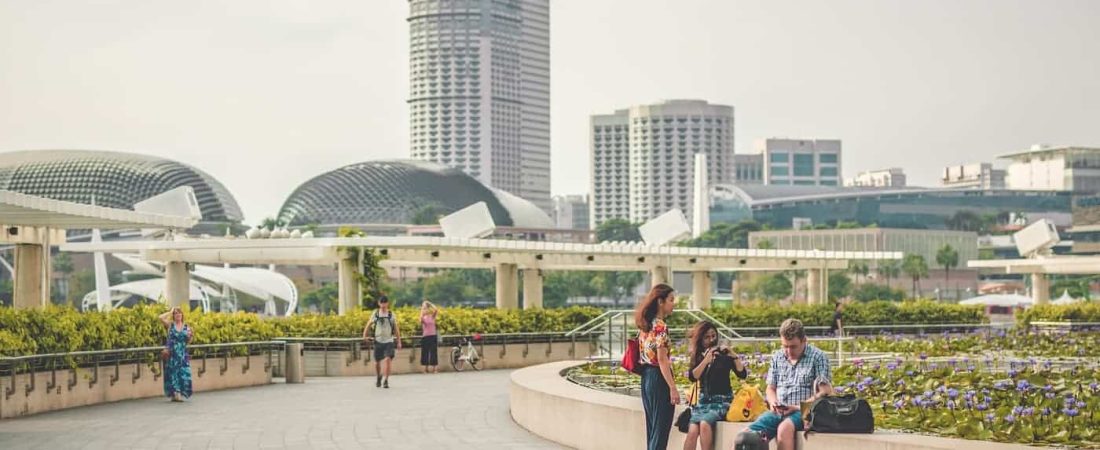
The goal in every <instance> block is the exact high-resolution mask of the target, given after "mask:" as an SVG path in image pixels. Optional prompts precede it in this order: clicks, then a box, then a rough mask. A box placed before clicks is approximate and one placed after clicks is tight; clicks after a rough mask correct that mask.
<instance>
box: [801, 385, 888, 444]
mask: <svg viewBox="0 0 1100 450" xmlns="http://www.w3.org/2000/svg"><path fill="white" fill-rule="evenodd" d="M806 424H807V426H806V436H807V437H808V436H809V433H810V432H815V433H874V432H875V414H874V412H873V411H872V410H871V405H869V404H868V403H867V401H866V400H864V399H861V398H856V396H855V395H852V394H848V395H844V396H838V397H822V398H820V399H818V400H817V401H815V402H814V404H813V406H810V413H809V415H808V416H807V417H806Z"/></svg>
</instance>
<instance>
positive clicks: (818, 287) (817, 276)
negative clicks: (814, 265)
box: [806, 269, 828, 305]
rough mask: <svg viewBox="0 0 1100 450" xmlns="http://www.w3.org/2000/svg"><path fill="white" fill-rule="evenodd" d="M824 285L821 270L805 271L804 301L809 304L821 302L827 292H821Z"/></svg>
mask: <svg viewBox="0 0 1100 450" xmlns="http://www.w3.org/2000/svg"><path fill="white" fill-rule="evenodd" d="M824 286H825V283H824V280H822V276H821V270H819V269H810V270H807V271H806V297H807V300H806V302H807V303H809V304H811V305H817V304H819V303H823V302H824V301H825V298H827V297H828V295H827V294H825V293H824V292H823V288H824Z"/></svg>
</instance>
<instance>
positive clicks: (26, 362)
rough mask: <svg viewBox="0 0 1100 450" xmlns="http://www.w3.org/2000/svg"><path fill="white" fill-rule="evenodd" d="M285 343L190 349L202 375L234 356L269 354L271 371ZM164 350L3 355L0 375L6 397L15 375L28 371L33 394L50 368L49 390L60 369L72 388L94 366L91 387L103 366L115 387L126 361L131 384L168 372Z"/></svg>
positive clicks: (28, 390)
mask: <svg viewBox="0 0 1100 450" xmlns="http://www.w3.org/2000/svg"><path fill="white" fill-rule="evenodd" d="M284 345H285V343H284V342H282V341H250V342H228V343H224V344H199V345H189V346H187V350H188V354H189V355H190V357H191V364H192V366H195V365H196V364H199V362H201V365H199V367H198V372H197V373H198V376H202V375H203V374H204V373H206V371H207V360H210V359H215V360H219V361H218V370H219V372H220V373H221V374H225V372H227V371H228V370H229V358H230V357H235V356H255V355H261V354H265V353H266V355H267V360H266V361H265V363H264V371H268V370H271V369H272V364H273V355H272V352H274V351H276V350H278V351H282V349H283V346H284ZM162 350H164V347H163V346H157V347H134V348H123V349H115V350H92V351H78V352H69V353H46V354H39V355H25V356H12V357H3V358H0V376H8V377H10V380H9V383H10V384H9V385H7V386H4V387H3V395H4V396H5V398H11V396H12V395H14V394H15V393H16V391H17V387H16V381H15V378H16V377H15V376H16V375H19V374H24V373H25V374H29V375H30V376H29V377H27V378H28V381H27V383H26V384H25V385H24V386H23V392H24V395H30V393H31V392H34V390H35V389H37V386H36V379H37V377H36V376H35V374H37V373H40V372H47V371H48V372H50V381H48V382H47V383H46V386H45V388H46V390H47V391H49V390H53V389H60V387H59V386H58V384H57V383H58V382H57V372H58V371H63V372H64V371H67V372H68V379H67V381H66V383H65V384H66V388H67V389H68V390H70V391H71V390H72V389H73V388H74V387H75V386H76V385H77V383H78V382H79V381H78V374H77V371H78V370H79V369H85V370H89V369H90V372H91V374H90V376H89V377H86V379H87V381H88V387H92V386H95V385H96V384H97V383H99V381H100V380H99V369H100V368H101V367H113V368H114V373H113V374H110V375H109V376H108V380H107V381H108V382H109V383H110V385H111V386H114V385H115V384H116V383H118V382H119V381H121V380H122V379H123V374H122V373H121V370H122V366H123V365H125V364H134V371H133V373H131V374H130V376H129V377H128V378H129V379H130V382H131V383H137V381H138V380H140V379H141V377H142V376H144V372H145V368H146V367H148V371H149V372H150V373H152V375H153V379H154V380H156V379H159V378H160V377H161V374H163V373H164V367H163V362H162V361H161V360H160V352H161V351H162ZM196 361H198V362H196ZM251 363H252V360H251V359H246V360H245V364H244V366H243V367H242V368H241V371H242V373H247V372H248V371H249V370H250V369H251Z"/></svg>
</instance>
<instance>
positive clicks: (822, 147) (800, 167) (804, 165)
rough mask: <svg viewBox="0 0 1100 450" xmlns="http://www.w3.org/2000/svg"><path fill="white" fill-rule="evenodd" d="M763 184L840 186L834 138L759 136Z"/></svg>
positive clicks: (758, 144) (839, 150) (757, 144)
mask: <svg viewBox="0 0 1100 450" xmlns="http://www.w3.org/2000/svg"><path fill="white" fill-rule="evenodd" d="M755 148H756V151H757V153H761V154H763V155H764V184H792V185H804V186H840V184H841V180H842V177H841V170H840V168H841V162H842V160H841V148H840V141H839V140H836V139H782V138H768V139H758V140H757V141H756V142H755Z"/></svg>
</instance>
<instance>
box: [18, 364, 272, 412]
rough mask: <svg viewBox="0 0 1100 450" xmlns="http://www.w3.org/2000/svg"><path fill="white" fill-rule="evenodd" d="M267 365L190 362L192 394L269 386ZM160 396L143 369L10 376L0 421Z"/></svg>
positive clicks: (160, 386)
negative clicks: (193, 392)
mask: <svg viewBox="0 0 1100 450" xmlns="http://www.w3.org/2000/svg"><path fill="white" fill-rule="evenodd" d="M267 362H268V360H267V355H254V356H250V357H244V356H240V357H232V358H227V359H222V358H208V359H207V360H206V365H205V369H204V366H203V360H202V359H195V360H192V361H191V383H192V389H193V390H194V391H195V392H196V393H198V392H202V391H213V390H218V389H228V388H236V387H245V386H258V385H264V384H270V383H271V373H272V367H265V366H266V364H267ZM116 367H117V369H116ZM158 370H159V369H158ZM163 395H164V380H163V379H162V378H161V377H160V376H159V375H158V374H154V373H153V372H152V371H150V370H149V365H148V364H120V365H118V366H114V365H110V366H100V367H99V368H98V369H94V368H79V369H75V370H70V369H58V370H56V371H45V372H37V373H34V374H33V375H31V374H18V375H15V376H14V377H12V376H10V375H9V376H3V377H0V419H7V418H12V417H22V416H28V415H31V414H38V413H43V412H47V411H56V410H60V409H66V408H74V407H77V406H87V405H95V404H99V403H108V402H117V401H120V400H131V399H136V398H148V397H157V396H163Z"/></svg>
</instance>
